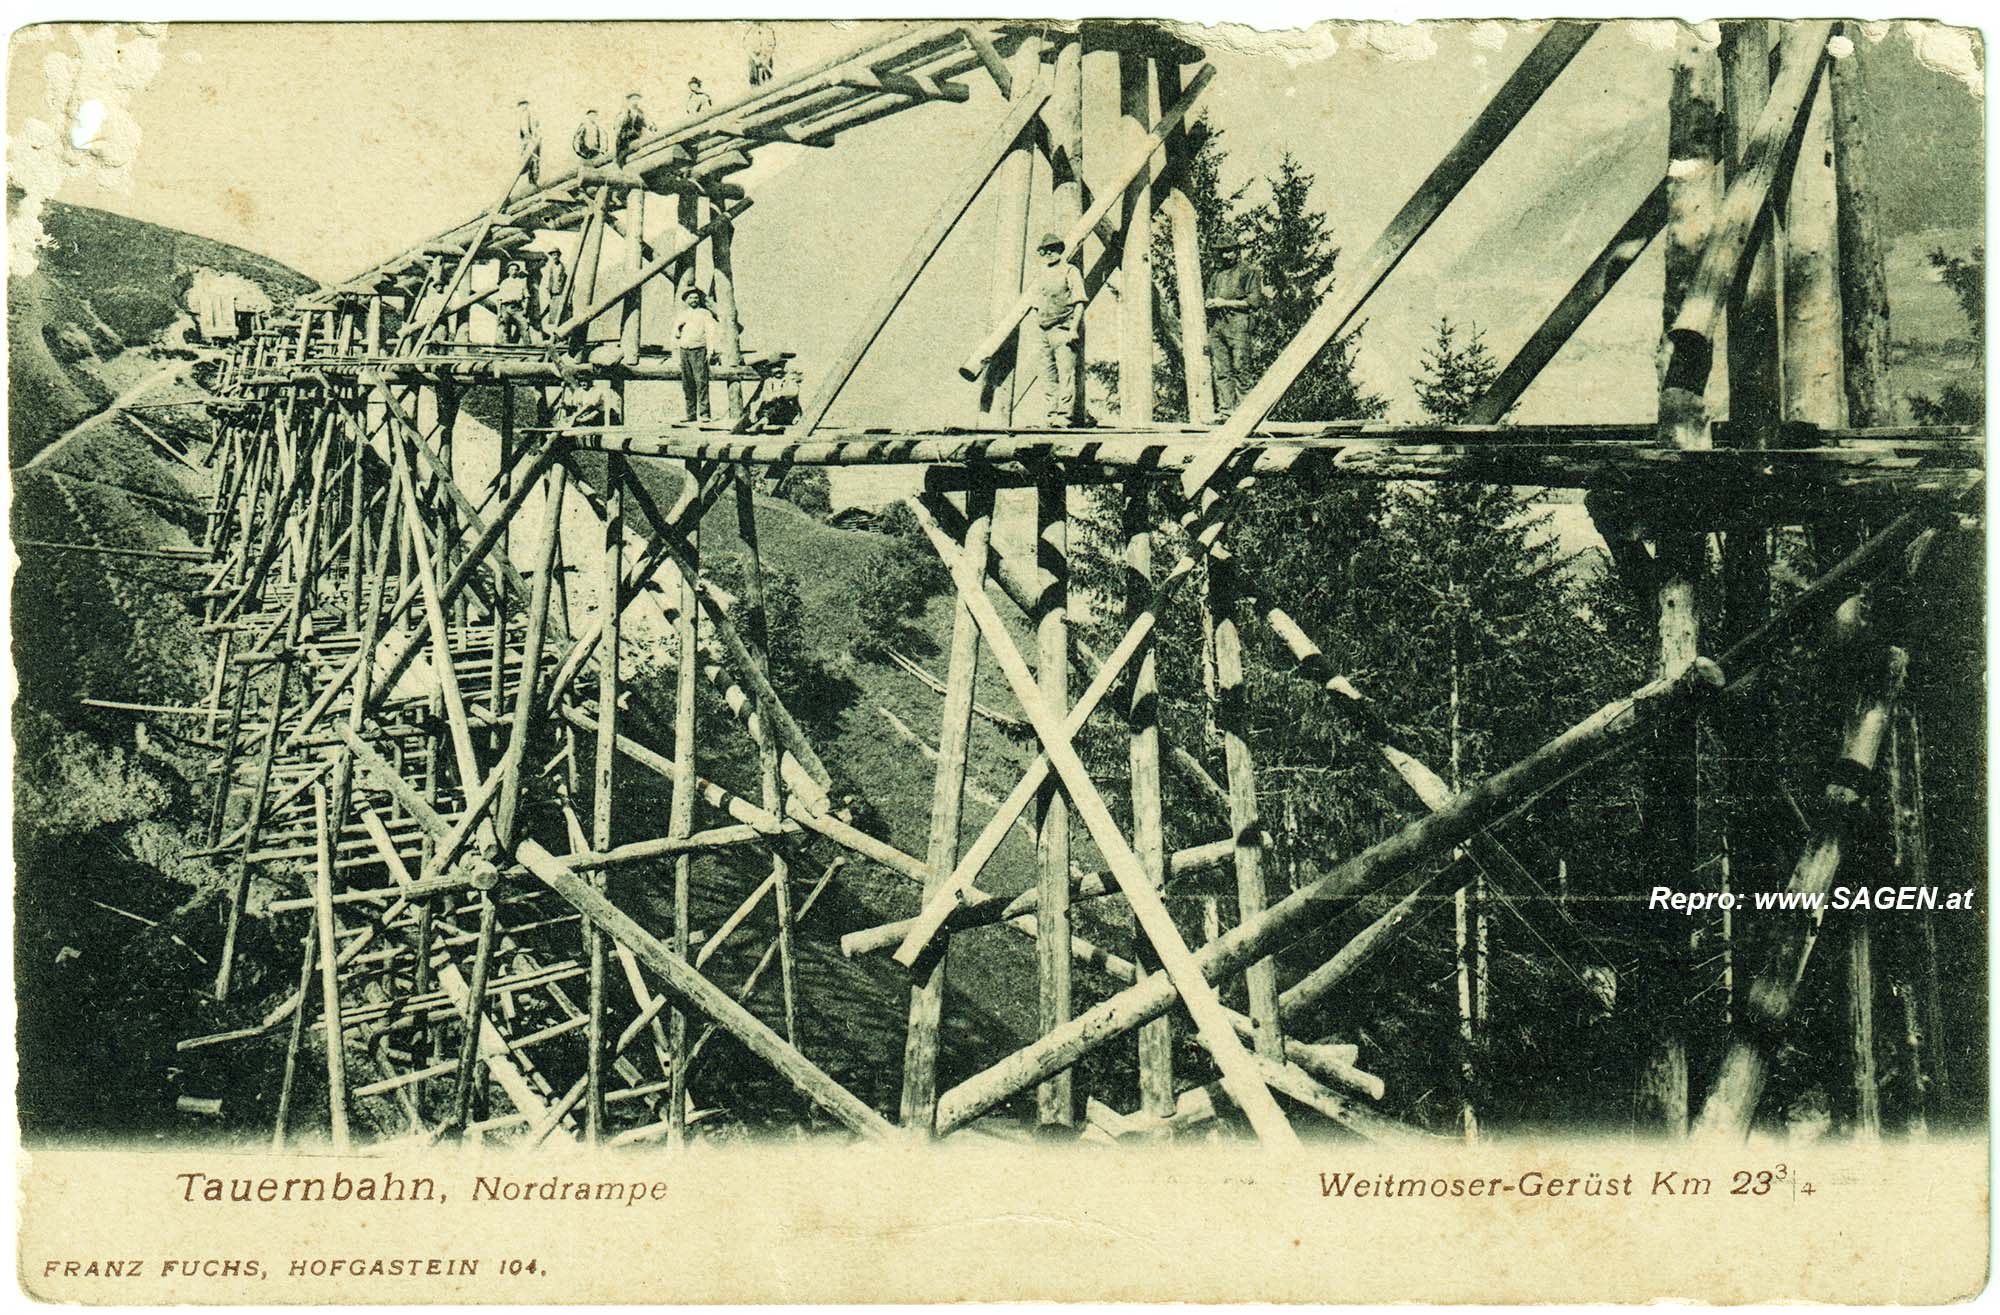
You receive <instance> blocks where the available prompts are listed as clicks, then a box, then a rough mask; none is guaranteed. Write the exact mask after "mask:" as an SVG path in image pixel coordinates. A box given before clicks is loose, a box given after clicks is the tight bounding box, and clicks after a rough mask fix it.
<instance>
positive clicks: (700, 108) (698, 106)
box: [688, 78, 715, 118]
mask: <svg viewBox="0 0 2000 1315" xmlns="http://www.w3.org/2000/svg"><path fill="white" fill-rule="evenodd" d="M714 105H715V98H714V97H713V96H710V95H709V94H708V93H707V92H705V91H703V90H702V89H701V79H700V78H689V79H688V117H689V118H693V117H694V116H696V115H697V114H706V113H708V112H709V110H710V109H712V108H714Z"/></svg>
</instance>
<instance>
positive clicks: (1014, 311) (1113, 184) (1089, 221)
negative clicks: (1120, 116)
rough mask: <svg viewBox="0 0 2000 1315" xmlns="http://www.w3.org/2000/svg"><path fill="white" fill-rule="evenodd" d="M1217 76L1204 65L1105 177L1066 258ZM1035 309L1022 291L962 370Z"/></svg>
mask: <svg viewBox="0 0 2000 1315" xmlns="http://www.w3.org/2000/svg"><path fill="white" fill-rule="evenodd" d="M1214 77H1215V65H1213V64H1203V65H1202V66H1201V68H1200V69H1199V70H1198V71H1197V72H1196V73H1195V75H1194V77H1193V79H1191V80H1190V81H1189V82H1188V87H1187V90H1186V91H1184V92H1182V93H1181V98H1180V99H1179V100H1177V101H1175V102H1174V103H1173V104H1172V105H1171V106H1169V107H1168V109H1167V112H1166V113H1164V114H1162V115H1161V116H1160V121H1159V122H1158V123H1156V124H1154V125H1153V130H1152V131H1151V132H1149V133H1147V134H1146V140H1145V141H1144V142H1143V143H1141V144H1140V147H1139V149H1138V150H1137V151H1135V152H1133V154H1132V156H1131V158H1129V159H1127V160H1125V161H1123V162H1122V163H1121V164H1120V166H1119V169H1118V171H1117V173H1115V174H1113V175H1112V176H1111V177H1110V178H1107V179H1105V180H1103V186H1102V189H1101V190H1100V191H1099V192H1098V193H1097V199H1096V200H1094V201H1092V202H1091V204H1090V208H1089V209H1088V210H1086V211H1084V213H1083V217H1082V218H1081V219H1078V220H1077V221H1076V222H1075V223H1074V224H1071V225H1070V228H1069V232H1067V233H1065V234H1063V252H1062V258H1063V259H1064V260H1065V261H1069V260H1072V259H1074V258H1075V257H1076V253H1077V249H1078V248H1079V247H1081V246H1082V245H1083V242H1084V239H1085V238H1087V237H1089V236H1090V235H1091V234H1092V233H1093V232H1094V231H1096V229H1097V225H1098V221H1100V220H1102V219H1103V218H1104V217H1105V216H1106V215H1108V214H1110V213H1111V207H1112V206H1115V205H1118V204H1120V203H1122V202H1123V201H1124V200H1125V189H1126V188H1127V187H1129V186H1131V183H1132V180H1133V179H1134V178H1137V177H1138V176H1139V175H1140V174H1141V173H1143V172H1144V171H1145V170H1147V169H1148V168H1150V167H1151V166H1152V162H1153V157H1154V156H1155V155H1157V154H1158V153H1159V152H1160V151H1162V150H1165V149H1166V144H1167V138H1168V137H1170V136H1172V135H1173V133H1174V131H1175V129H1177V128H1179V127H1180V126H1181V120H1182V119H1185V118H1186V117H1187V114H1188V111H1189V110H1191V109H1193V108H1194V103H1195V102H1196V101H1197V100H1199V99H1201V93H1202V92H1203V91H1204V90H1205V89H1206V88H1207V86H1208V84H1209V81H1210V79H1212V78H1214ZM1034 308H1035V294H1034V292H1033V291H1032V290H1031V291H1028V292H1025V293H1023V294H1021V297H1020V299H1019V300H1018V301H1016V302H1015V303H1014V304H1013V306H1011V307H1010V308H1009V309H1008V312H1007V314H1005V315H1004V316H1002V317H1001V318H1000V320H999V321H998V322H997V323H995V324H994V326H993V328H992V329H991V330H990V331H989V332H988V333H987V335H986V336H985V337H984V338H982V339H980V340H979V345H978V346H977V347H975V348H973V349H972V354H971V355H970V356H968V357H966V358H965V359H964V360H963V361H961V362H960V363H959V366H958V373H959V374H960V375H961V376H962V377H964V378H966V379H977V378H978V377H979V372H980V371H981V370H983V369H985V368H986V363H987V362H988V361H990V360H992V359H993V356H994V354H995V353H996V352H998V351H999V350H1000V349H1001V348H1002V347H1004V346H1006V345H1007V340H1008V339H1009V338H1012V337H1013V336H1014V330H1015V329H1016V328H1018V327H1020V323H1021V321H1022V319H1023V318H1025V317H1026V316H1027V314H1028V312H1029V311H1031V310H1033V309H1034Z"/></svg>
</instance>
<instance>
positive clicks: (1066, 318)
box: [1028, 233, 1273, 429]
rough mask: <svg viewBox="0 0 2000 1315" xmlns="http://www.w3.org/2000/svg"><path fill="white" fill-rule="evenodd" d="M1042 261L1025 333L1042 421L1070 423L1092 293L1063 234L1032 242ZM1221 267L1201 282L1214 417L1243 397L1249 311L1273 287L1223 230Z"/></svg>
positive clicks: (1076, 413) (1250, 339)
mask: <svg viewBox="0 0 2000 1315" xmlns="http://www.w3.org/2000/svg"><path fill="white" fill-rule="evenodd" d="M1035 250H1036V254H1037V255H1038V256H1039V257H1040V258H1041V262H1042V263H1041V267H1040V268H1039V269H1037V270H1036V271H1035V272H1034V275H1033V282H1032V284H1031V288H1032V291H1033V293H1034V310H1033V311H1032V312H1031V313H1032V315H1033V317H1034V332H1033V333H1032V334H1031V335H1030V336H1029V339H1028V341H1029V345H1030V349H1031V351H1032V359H1033V361H1034V363H1035V373H1036V377H1037V378H1038V379H1040V381H1041V387H1042V399H1043V404H1044V405H1045V406H1046V407H1047V409H1048V424H1049V426H1050V427H1051V428H1054V429H1068V428H1071V427H1073V426H1075V425H1078V424H1082V423H1086V418H1085V416H1084V414H1083V413H1082V411H1080V410H1079V408H1078V398H1077V387H1076V379H1077V356H1078V350H1077V349H1078V344H1079V343H1080V342H1081V340H1082V337H1083V308H1084V305H1085V304H1086V303H1087V302H1088V301H1089V300H1090V294H1089V293H1088V292H1087V291H1086V290H1085V288H1084V286H1083V275H1082V274H1080V273H1078V272H1077V268H1076V266H1075V265H1074V264H1072V263H1071V262H1070V260H1069V258H1068V253H1067V252H1066V251H1065V250H1064V248H1063V240H1062V238H1060V237H1058V236H1057V235H1056V234H1054V233H1047V234H1044V235H1043V237H1042V240H1041V241H1040V242H1038V243H1036V244H1035ZM1213 250H1214V252H1215V254H1216V255H1217V256H1218V257H1219V262H1218V264H1219V268H1217V269H1216V270H1214V271H1213V272H1212V273H1211V274H1209V276H1208V279H1207V284H1206V286H1205V287H1204V288H1203V290H1202V293H1203V302H1202V304H1203V307H1204V308H1205V309H1206V310H1207V312H1208V357H1209V364H1210V367H1211V373H1212V374H1213V376H1214V379H1215V406H1216V410H1217V412H1218V413H1219V414H1218V418H1226V417H1227V416H1228V415H1229V413H1230V412H1232V411H1234V410H1235V409H1236V404H1237V403H1238V402H1239V401H1241V400H1242V397H1243V392H1244V383H1245V380H1246V379H1248V378H1249V375H1250V370H1251V368H1252V366H1251V359H1250V358H1251V352H1252V350H1253V347H1254V342H1255V339H1254V336H1253V334H1252V331H1251V312H1253V311H1255V310H1256V309H1257V308H1258V307H1259V306H1262V305H1265V304H1266V303H1268V302H1269V301H1270V299H1271V296H1272V292H1273V290H1272V288H1271V287H1270V285H1269V284H1268V283H1267V282H1266V281H1265V278H1264V274H1263V272H1262V271H1261V270H1259V269H1258V268H1257V267H1256V266H1255V265H1252V264H1250V263H1248V262H1246V261H1244V260H1243V259H1242V254H1243V243H1242V242H1240V241H1238V240H1237V239H1236V238H1234V237H1230V238H1225V239H1224V240H1223V241H1221V242H1219V243H1217V244H1216V245H1215V247H1214V248H1213Z"/></svg>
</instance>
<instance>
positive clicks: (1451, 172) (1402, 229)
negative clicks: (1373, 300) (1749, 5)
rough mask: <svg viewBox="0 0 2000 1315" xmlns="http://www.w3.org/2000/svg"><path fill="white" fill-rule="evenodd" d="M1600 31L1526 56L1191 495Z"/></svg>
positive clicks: (1226, 438) (1267, 379)
mask: <svg viewBox="0 0 2000 1315" xmlns="http://www.w3.org/2000/svg"><path fill="white" fill-rule="evenodd" d="M1596 30H1597V25H1596V24H1595V23H1572V22H1560V23H1556V24H1555V25H1554V26H1552V27H1550V28H1549V30H1548V31H1547V32H1546V33H1544V34H1543V36H1542V39H1541V41H1540V42H1539V43H1537V44H1536V46H1535V48H1534V49H1533V50H1531V51H1529V52H1528V57H1527V58H1526V59H1524V60H1522V61H1521V63H1520V65H1519V66H1518V67H1517V68H1515V70H1514V71H1513V73H1512V74H1510V75H1509V76H1508V78H1507V81H1506V82H1505V83H1503V84H1502V85H1501V87H1500V90H1499V91H1497V92H1495V93H1494V95H1493V99H1492V100H1491V101H1489V102H1488V103H1487V106H1486V108H1485V109H1484V110H1482V111H1480V113H1479V117H1478V118H1476V119H1474V120H1473V121H1472V126H1471V127H1469V128H1467V129H1466V130H1465V134H1464V135H1463V136H1462V137H1460V138H1459V139H1458V143H1457V144H1456V145H1455V146H1453V147H1452V148H1451V150H1450V152H1449V153H1448V154H1446V156H1445V157H1444V159H1442V160H1440V161H1439V162H1438V165H1437V167H1436V168H1435V169H1433V170H1431V172H1430V176H1429V177H1427V178H1425V179H1424V181H1423V185H1422V186H1420V187H1418V188H1417V190H1416V192H1415V193H1413V194H1412V195H1411V197H1410V199H1409V200H1408V201H1406V202H1404V203H1403V208H1402V209H1401V210H1399V211H1397V212H1396V217H1395V218H1393V219H1391V220H1390V221H1389V225H1388V227H1386V228H1384V229H1383V230H1382V234H1381V236H1379V237H1377V238H1376V239H1375V241H1374V243H1373V244H1372V245H1370V246H1369V248H1368V250H1366V251H1364V252H1363V253H1362V254H1361V258H1360V259H1359V260H1357V261H1355V262H1354V263H1353V264H1352V265H1348V264H1347V263H1346V262H1344V261H1343V262H1342V264H1341V268H1340V270H1339V272H1338V274H1337V275H1336V276H1335V278H1334V281H1333V283H1332V285H1331V286H1329V287H1328V288H1327V290H1326V295H1325V296H1324V297H1323V298H1322V299H1321V300H1320V304H1319V308H1318V309H1317V310H1315V311H1314V312H1313V313H1312V318H1311V319H1309V320H1307V321H1306V323H1305V327H1303V328H1301V329H1300V330H1299V331H1298V334H1297V335H1296V336H1295V337H1294V338H1293V339H1292V341H1291V342H1290V343H1288V344H1286V346H1285V350H1284V351H1282V352H1280V353H1279V354H1278V358H1277V359H1276V360H1275V361H1273V362H1271V365H1270V367H1269V368H1268V369H1266V370H1265V371H1264V377H1263V378H1262V379H1259V380H1258V381H1257V386H1256V387H1254V388H1252V389H1251V390H1250V391H1249V393H1248V394H1246V395H1245V396H1244V398H1243V399H1242V401H1241V402H1239V403H1238V404H1237V407H1236V411H1235V414H1233V415H1231V416H1230V417H1229V420H1228V422H1227V423H1226V424H1224V425H1223V426H1222V428H1220V429H1218V430H1217V431H1216V432H1215V437H1214V444H1215V450H1214V451H1213V452H1212V453H1211V454H1210V455H1208V456H1206V457H1204V458H1202V459H1201V460H1200V461H1197V462H1195V463H1194V464H1193V465H1191V466H1189V467H1188V468H1187V470H1186V472H1185V473H1184V474H1183V475H1182V477H1181V490H1182V491H1183V492H1185V493H1188V494H1190V495H1191V494H1193V493H1194V492H1195V490H1197V489H1200V488H1203V487H1204V486H1206V485H1207V484H1208V483H1209V481H1211V480H1213V479H1214V478H1215V476H1216V472H1218V471H1220V470H1221V469H1222V467H1223V466H1224V465H1225V464H1226V463H1227V462H1228V461H1229V460H1230V458H1231V457H1233V456H1234V455H1235V454H1236V451H1237V448H1238V447H1239V445H1240V444H1242V443H1243V441H1244V440H1245V439H1247V438H1249V437H1250V434H1251V431H1252V430H1254V429H1256V428H1257V426H1258V425H1260V424H1262V423H1263V422H1264V417H1266V416H1268V415H1269V414H1271V410H1272V408H1273V407H1275V406H1277V404H1278V403H1279V402H1280V401H1281V400H1282V399H1283V398H1284V396H1285V394H1286V393H1287V392H1289V391H1291V387H1292V385H1293V384H1294V383H1295V382H1297V380H1298V378H1299V376H1300V375H1302V374H1304V373H1305V372H1306V370H1307V369H1308V368H1309V367H1310V366H1311V365H1312V363H1313V362H1314V361H1315V360H1317V359H1318V357H1319V354H1320V352H1321V351H1322V350H1323V349H1324V348H1325V347H1326V345H1327V344H1328V343H1330V342H1332V341H1333V340H1334V339H1335V338H1337V337H1338V336H1340V334H1341V332H1342V331H1343V330H1344V329H1346V328H1347V326H1348V325H1349V324H1351V323H1352V322H1353V320H1354V317H1355V316H1356V315H1357V314H1359V313H1360V311H1361V307H1362V304H1363V303H1364V302H1366V301H1367V300H1368V298H1369V297H1370V296H1371V295H1372V294H1373V293H1374V291H1375V289H1376V288H1378V287H1380V286H1381V285H1382V280H1384V279H1386V278H1388V277H1389V274H1390V272H1391V271H1392V270H1394V269H1395V268H1396V266H1397V265H1399V264H1401V263H1402V260H1403V257H1404V256H1406V255H1408V254H1409V253H1410V250H1411V248H1413V247H1415V246H1416V244H1417V239H1419V238H1421V237H1422V236H1423V235H1424V234H1425V233H1426V232H1427V231H1429V229H1430V226H1431V225H1432V224H1433V223H1435V222H1436V221H1437V218H1438V216H1439V215H1441V214H1443V213H1444V212H1445V208H1446V207H1447V206H1449V205H1450V204H1451V203H1452V200H1453V199H1454V198H1455V197H1457V195H1458V194H1459V192H1460V191H1461V190H1463V189H1464V187H1465V185H1466V184H1467V183H1468V182H1470V181H1472V176H1473V175H1474V174H1475V173H1477V172H1478V171H1479V168H1480V166H1481V165H1483V164H1485V163H1486V161H1487V160H1488V159H1490V158H1491V157H1492V155H1493V153H1494V152H1495V151H1497V150H1498V149H1499V148H1500V144H1501V143H1502V142H1504V141H1506V140H1507V137H1508V135H1509V134H1510V133H1512V132H1513V130H1514V129H1515V127H1516V126H1518V125H1519V124H1520V122H1521V120H1522V119H1523V118H1525V117H1526V116H1527V113H1528V111H1529V110H1530V109H1532V108H1534V104H1535V102H1536V101H1538V100H1540V99H1541V96H1542V93H1543V92H1544V91H1547V90H1548V89H1549V87H1550V85H1551V84H1553V83H1554V82H1555V80H1556V78H1557V76H1558V75H1560V74H1561V73H1562V71H1563V70H1564V69H1565V68H1567V67H1569V62H1570V60H1571V59H1573V58H1575V56H1576V53H1577V52H1578V51H1579V50H1581V49H1583V45H1584V42H1586V41H1588V40H1589V39H1590V35H1591V33H1593V32H1595V31H1596Z"/></svg>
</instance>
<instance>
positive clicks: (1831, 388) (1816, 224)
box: [1784, 81, 1893, 1140]
mask: <svg viewBox="0 0 2000 1315" xmlns="http://www.w3.org/2000/svg"><path fill="white" fill-rule="evenodd" d="M1832 119H1833V93H1832V88H1831V86H1830V85H1829V84H1828V83H1827V82H1825V81H1822V82H1821V83H1820V85H1819V88H1818V90H1817V91H1816V92H1815V94H1814V96H1813V100H1812V103H1811V106H1810V109H1809V111H1808V117H1807V120H1806V131H1805V136H1804V138H1803V139H1802V140H1801V142H1800V144H1799V157H1798V163H1797V166H1796V169H1795V171H1794V174H1793V177H1792V179H1791V186H1790V188H1789V189H1788V191H1787V193H1786V213H1787V215H1788V220H1787V232H1788V241H1787V245H1786V251H1785V318H1784V329H1785V336H1784V359H1785V370H1784V380H1785V418H1786V419H1788V420H1802V421H1805V422H1807V423H1809V424H1815V425H1822V426H1827V427H1833V426H1837V425H1839V424H1841V423H1842V422H1843V421H1844V420H1845V418H1846V410H1847V408H1846V400H1847V394H1846V389H1845V385H1844V382H1843V377H1842V376H1843V370H1842V364H1841V350H1842V325H1841V305H1840V260H1839V254H1838V247H1839V208H1840V197H1839V192H1838V188H1837V185H1836V183H1835V181H1834V173H1835V170H1834V151H1833V125H1832ZM1892 743H1893V742H1892ZM1846 930H1847V942H1848V943H1847V982H1846V986H1847V1022H1848V1029H1849V1040H1850V1041H1851V1043H1852V1056H1853V1065H1852V1075H1853V1080H1854V1133H1855V1135H1856V1136H1857V1137H1861V1138H1864V1139H1871V1140H1872V1139H1874V1138H1876V1137H1879V1136H1880V1135H1881V1130H1882V1128H1881V1124H1882V1105H1881V1096H1880V1084H1879V1077H1880V1075H1879V1073H1878V1072H1877V1069H1876V1062H1875V968H1874V963H1875V954H1874V930H1873V927H1872V925H1871V922H1870V919H1869V917H1868V915H1867V913H1866V912H1856V913H1854V914H1853V915H1851V916H1850V917H1849V918H1848V919H1847V920H1846Z"/></svg>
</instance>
